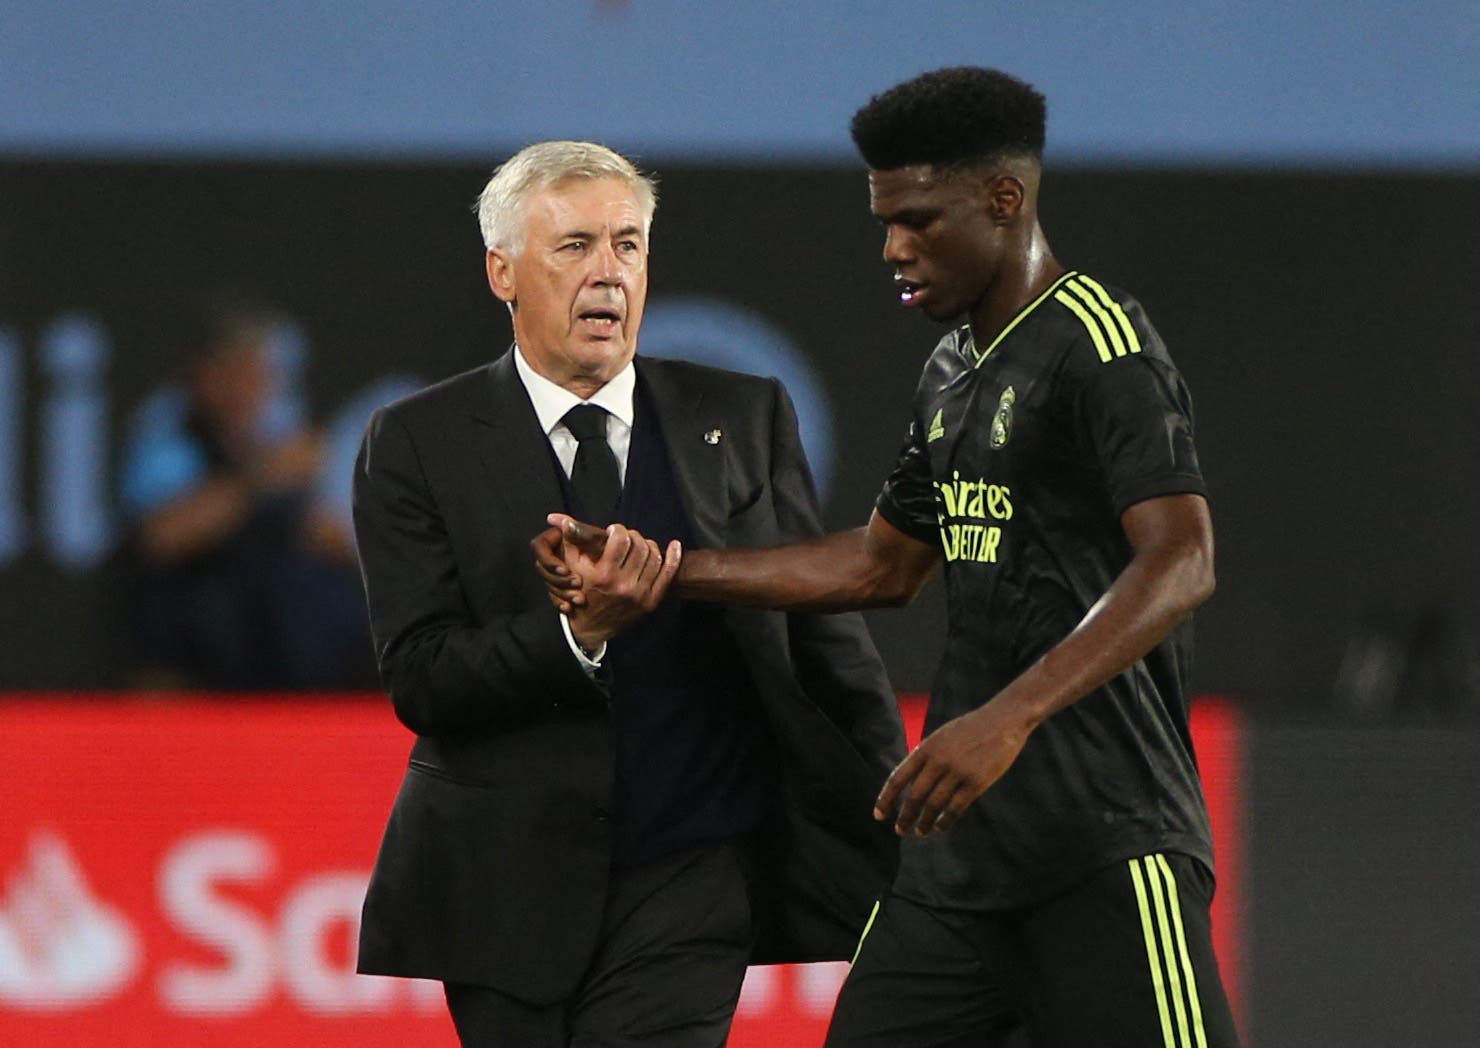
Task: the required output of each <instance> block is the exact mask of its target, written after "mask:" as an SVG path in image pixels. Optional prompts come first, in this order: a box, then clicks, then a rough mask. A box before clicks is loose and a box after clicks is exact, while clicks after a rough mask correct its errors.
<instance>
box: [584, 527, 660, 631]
mask: <svg viewBox="0 0 1480 1048" xmlns="http://www.w3.org/2000/svg"><path fill="white" fill-rule="evenodd" d="M563 549H564V552H565V556H566V558H567V566H568V567H569V568H570V569H571V573H572V574H573V575H579V577H580V579H581V585H582V589H583V591H584V593H585V596H586V600H585V603H584V604H583V605H582V606H580V607H573V608H572V609H571V611H570V612H569V613H568V615H569V617H570V631H571V633H572V634H573V635H574V636H575V638H576V640H577V641H578V642H579V643H580V644H581V646H582V647H583V648H585V649H587V650H588V651H589V650H592V649H594V648H599V647H600V646H601V645H602V644H605V643H606V642H607V641H608V640H610V639H611V638H612V637H614V636H616V635H617V634H618V633H620V632H621V631H622V630H624V629H626V628H627V627H628V626H630V625H632V624H633V623H634V622H636V621H637V620H638V619H640V618H642V617H643V616H644V615H647V614H649V613H650V612H652V611H653V610H654V609H655V608H657V606H658V605H659V604H661V603H662V602H663V598H664V597H665V596H667V594H668V587H669V586H670V585H671V584H672V583H673V577H674V576H675V575H677V574H678V566H679V562H680V560H681V559H682V556H683V549H682V547H681V546H680V545H679V543H678V541H677V540H674V541H673V542H670V543H669V544H668V549H667V551H666V552H660V551H659V549H658V544H657V543H656V542H654V541H653V540H652V539H648V538H644V537H643V535H642V533H641V532H639V531H634V530H632V529H630V528H626V527H623V526H622V525H621V524H613V525H611V527H609V528H607V529H606V542H605V544H604V546H603V548H602V552H601V556H600V557H599V558H598V559H595V560H593V559H591V557H590V556H589V555H588V554H587V553H585V552H584V551H583V550H582V549H581V548H580V547H578V546H575V545H573V544H572V543H570V542H566V543H565V544H564V546H563Z"/></svg>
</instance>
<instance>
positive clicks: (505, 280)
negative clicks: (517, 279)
mask: <svg viewBox="0 0 1480 1048" xmlns="http://www.w3.org/2000/svg"><path fill="white" fill-rule="evenodd" d="M484 262H485V266H486V268H487V269H488V286H489V288H490V289H491V290H492V291H493V293H494V294H495V295H496V296H498V299H499V301H501V302H513V301H514V258H513V256H512V255H510V254H509V253H508V252H507V251H505V250H504V249H503V248H501V247H496V248H494V249H493V250H492V251H490V252H488V255H487V257H486V258H485V260H484Z"/></svg>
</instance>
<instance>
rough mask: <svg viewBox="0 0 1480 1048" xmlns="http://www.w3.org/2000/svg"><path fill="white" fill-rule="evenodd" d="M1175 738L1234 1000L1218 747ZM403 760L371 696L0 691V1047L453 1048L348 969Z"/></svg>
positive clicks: (777, 1037) (783, 999) (1224, 736)
mask: <svg viewBox="0 0 1480 1048" xmlns="http://www.w3.org/2000/svg"><path fill="white" fill-rule="evenodd" d="M920 705H921V704H920V702H919V701H918V700H917V699H906V701H905V709H906V714H907V719H908V720H909V721H910V722H911V723H912V724H913V726H914V731H915V732H918V725H919V721H920V713H921V710H920ZM1194 734H1195V735H1196V737H1197V743H1198V748H1199V754H1200V757H1201V759H1202V762H1203V768H1204V776H1205V779H1206V781H1207V785H1208V792H1209V803H1210V807H1211V808H1212V811H1213V818H1214V829H1215V833H1216V835H1217V837H1218V847H1219V849H1220V852H1219V860H1220V871H1219V872H1220V877H1219V896H1218V913H1216V914H1215V918H1214V919H1215V926H1216V927H1217V928H1218V929H1219V931H1220V939H1219V942H1218V948H1219V951H1220V956H1221V958H1222V963H1223V967H1224V971H1225V974H1226V977H1227V978H1228V981H1229V983H1230V989H1231V990H1232V991H1233V992H1234V993H1235V995H1236V994H1237V986H1236V975H1237V970H1238V960H1237V950H1236V946H1237V944H1236V942H1235V941H1234V940H1233V938H1232V936H1231V934H1230V933H1231V932H1232V931H1233V930H1234V929H1235V928H1236V926H1237V925H1236V918H1235V914H1236V913H1237V905H1238V900H1237V895H1238V888H1237V886H1238V878H1237V875H1236V874H1237V870H1238V865H1239V856H1238V851H1237V838H1236V835H1235V834H1234V833H1233V832H1232V831H1233V830H1234V829H1235V827H1236V823H1237V818H1238V812H1237V799H1238V792H1237V791H1238V775H1239V766H1240V762H1239V759H1238V729H1237V724H1236V722H1235V721H1234V719H1233V717H1232V713H1231V710H1230V709H1229V707H1227V706H1226V705H1222V704H1216V703H1205V704H1201V706H1200V708H1199V710H1198V713H1197V717H1196V718H1195V725H1194ZM409 747H410V736H409V735H408V734H407V733H406V732H405V730H404V729H402V728H401V727H400V725H398V724H397V723H396V722H395V720H394V718H393V717H392V716H391V713H390V710H389V708H388V706H387V704H386V703H385V702H384V700H382V699H367V698H364V697H354V698H349V697H302V696H294V697H291V698H279V699H256V698H254V699H225V698H221V697H219V696H213V697H210V698H205V697H199V698H191V697H177V698H170V699H158V698H156V699H140V698H133V697H125V696H72V695H54V696H25V697H21V696H11V697H0V767H3V768H4V776H5V789H4V790H3V791H0V1046H5V1048H9V1046H17V1048H18V1046H22V1045H24V1046H26V1048H52V1046H57V1048H61V1046H66V1048H79V1046H88V1045H108V1046H111V1048H146V1046H147V1048H171V1046H182V1048H183V1046H191V1048H195V1046H199V1045H211V1046H213V1048H248V1046H250V1048H260V1046H262V1045H294V1046H296V1045H311V1046H314V1048H334V1046H339V1045H344V1046H350V1045H354V1046H357V1048H373V1046H377V1045H383V1046H387V1048H389V1046H396V1048H401V1046H404V1045H408V1044H416V1045H427V1046H435V1045H448V1046H453V1045H455V1044H456V1043H457V1041H456V1037H455V1036H454V1034H453V1032H452V1027H451V1024H450V1023H449V1022H448V1020H447V1018H446V1016H445V1010H444V1008H443V1005H442V998H441V991H440V987H439V986H437V985H436V984H434V983H423V982H415V981H409V980H394V979H381V978H369V977H364V976H358V975H355V974H354V948H353V944H354V940H355V934H356V928H357V924H358V918H359V908H360V901H361V898H362V896H363V893H364V888H365V882H366V879H367V877H368V873H369V869H370V865H371V862H372V860H373V858H374V855H375V848H376V845H377V844H378V841H379V835H380V830H381V828H382V826H383V825H384V822H385V817H386V814H387V812H388V811H389V808H390V803H391V799H392V797H393V796H394V794H395V791H396V787H397V785H398V783H399V781H400V773H401V767H402V765H403V763H404V761H405V758H406V754H407V751H408V749H409ZM845 970H846V966H845V965H841V964H835V965H807V966H795V967H782V968H756V969H752V970H751V973H750V976H749V977H748V979H747V981H746V985H745V989H744V992H743V993H742V997H741V1002H740V1008H739V1011H738V1013H737V1016H736V1021H735V1027H734V1034H733V1036H732V1037H731V1040H730V1044H731V1045H733V1046H735V1048H760V1046H763V1045H764V1046H766V1048H786V1046H790V1045H814V1044H820V1043H821V1039H822V1033H823V1031H824V1029H825V1028H826V1022H827V1016H828V1014H829V1013H830V1012H831V1009H832V1002H833V998H834V997H835V996H836V993H837V988H838V985H839V984H840V983H841V981H842V978H843V974H844V972H845Z"/></svg>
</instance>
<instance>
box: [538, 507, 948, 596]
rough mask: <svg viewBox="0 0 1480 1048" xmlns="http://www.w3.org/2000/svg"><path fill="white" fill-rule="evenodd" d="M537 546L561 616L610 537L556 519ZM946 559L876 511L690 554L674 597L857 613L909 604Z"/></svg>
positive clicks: (541, 567)
mask: <svg viewBox="0 0 1480 1048" xmlns="http://www.w3.org/2000/svg"><path fill="white" fill-rule="evenodd" d="M549 520H550V523H551V525H552V526H551V527H550V528H549V529H548V530H546V531H544V532H542V533H541V534H540V535H538V536H536V537H535V539H534V541H533V542H532V543H531V549H532V550H533V552H534V556H535V563H536V565H537V567H538V568H539V570H540V573H541V575H542V576H543V577H544V579H545V581H546V583H547V585H548V586H549V587H550V590H551V598H552V600H554V601H555V603H556V606H557V607H559V608H561V609H562V610H566V609H568V608H572V607H579V606H580V605H581V603H582V600H583V597H582V595H581V594H582V592H583V590H584V588H585V585H587V584H588V583H587V580H586V575H587V574H588V573H589V568H588V565H589V564H591V563H593V562H594V561H595V559H597V558H599V557H601V556H602V552H601V551H602V549H603V547H604V545H605V543H606V542H607V541H608V536H609V534H620V532H621V530H624V529H621V526H620V525H613V527H612V528H610V529H606V530H602V529H599V528H593V527H591V526H590V525H588V524H582V523H580V522H578V521H575V520H573V519H571V518H570V517H568V516H566V515H565V514H561V513H555V514H551V515H550V518H549ZM939 561H940V551H939V550H938V549H936V548H935V547H933V546H931V545H928V544H927V543H923V542H920V541H918V540H916V539H913V538H911V537H909V536H908V535H906V534H904V533H903V532H902V531H900V530H899V529H897V528H895V527H894V526H893V525H892V524H890V523H889V522H888V521H887V520H885V519H884V518H883V517H881V516H879V515H878V514H877V513H875V514H874V515H873V517H872V518H870V520H869V522H868V525H867V526H865V527H862V528H854V529H853V530H851V531H841V532H836V533H834V534H831V535H827V536H824V537H822V538H819V539H813V540H811V541H809V542H800V543H794V544H792V545H788V546H773V547H770V548H766V549H724V550H719V549H697V550H688V551H687V552H686V553H685V554H684V560H683V565H682V567H681V568H680V569H679V572H678V576H677V579H676V580H675V582H674V592H675V593H676V594H677V595H678V596H680V597H684V598H686V599H689V600H700V601H708V602H713V603H723V604H740V605H749V606H752V607H765V608H776V609H780V610H783V611H822V612H830V611H851V610H856V609H859V608H876V607H899V606H902V605H905V604H908V603H909V602H910V601H911V600H913V599H914V598H915V596H916V594H918V593H919V592H920V588H921V587H922V586H923V585H924V584H925V581H926V580H927V579H928V578H929V577H930V573H931V572H932V571H934V570H935V566H936V564H937V563H939Z"/></svg>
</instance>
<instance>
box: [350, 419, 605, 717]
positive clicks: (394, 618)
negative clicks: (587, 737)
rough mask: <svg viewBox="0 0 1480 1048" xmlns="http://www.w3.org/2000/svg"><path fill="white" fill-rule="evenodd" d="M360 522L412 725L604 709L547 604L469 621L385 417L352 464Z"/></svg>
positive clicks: (453, 564) (426, 490)
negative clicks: (574, 707) (580, 707)
mask: <svg viewBox="0 0 1480 1048" xmlns="http://www.w3.org/2000/svg"><path fill="white" fill-rule="evenodd" d="M354 520H355V538H356V541H357V543H358V546H359V554H360V568H361V572H362V574H363V576H364V582H365V595H366V600H367V602H368V604H369V609H370V631H371V634H372V636H373V638H374V641H375V652H376V658H377V661H378V663H379V666H380V674H381V679H382V681H383V683H384V684H385V687H386V689H387V691H388V692H389V693H390V696H391V701H392V703H393V704H394V706H395V709H396V716H397V717H399V718H400V720H401V721H402V723H404V724H405V725H406V726H407V727H409V728H411V729H412V730H413V731H415V732H417V733H418V734H423V735H436V734H442V733H446V732H450V731H463V730H479V729H482V730H490V729H495V728H497V726H498V725H499V724H501V723H511V722H515V721H522V720H528V719H531V718H537V717H540V716H549V715H550V714H551V713H553V712H554V711H556V710H558V709H560V707H561V706H562V705H565V704H577V703H584V704H592V703H600V702H601V701H603V699H604V692H603V690H602V689H601V687H600V686H599V685H598V684H597V683H595V682H593V681H592V680H590V679H589V678H588V677H587V676H586V675H585V673H584V672H582V670H581V668H580V666H579V664H578V663H577V661H576V659H575V658H574V657H573V656H572V655H571V653H570V650H569V648H568V647H567V645H566V641H565V635H564V633H563V631H562V630H561V627H560V617H559V615H558V614H556V612H555V609H554V608H553V607H552V606H551V605H549V604H548V602H542V604H541V605H536V606H534V607H531V608H529V609H527V610H523V611H520V612H517V613H515V614H510V615H498V616H494V617H491V618H489V619H488V620H487V621H483V622H477V621H475V620H474V616H473V614H472V612H471V610H470V608H469V606H468V602H467V600H466V599H465V597H464V595H463V583H464V580H463V577H462V575H461V573H460V565H459V564H458V562H457V558H456V556H455V555H454V550H453V546H452V543H451V541H450V539H449V536H448V533H447V527H446V524H445V522H444V520H443V517H442V514H441V513H440V512H439V509H438V506H437V503H436V500H435V498H434V495H433V493H432V491H431V488H430V485H429V484H428V482H427V480H426V476H425V473H424V471H423V469H422V465H421V461H420V458H419V455H418V451H417V447H416V443H415V441H414V440H413V438H412V436H411V434H410V433H409V432H408V431H407V429H406V427H405V425H404V424H403V423H402V422H401V421H400V420H399V419H398V418H396V417H395V415H394V414H392V413H390V412H388V411H386V410H385V409H382V410H381V411H378V412H376V414H375V415H374V416H373V417H372V418H371V420H370V425H369V427H368V428H367V430H366V432H365V439H364V442H363V443H362V444H361V447H360V453H359V457H358V458H357V460H356V462H355V478H354Z"/></svg>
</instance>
